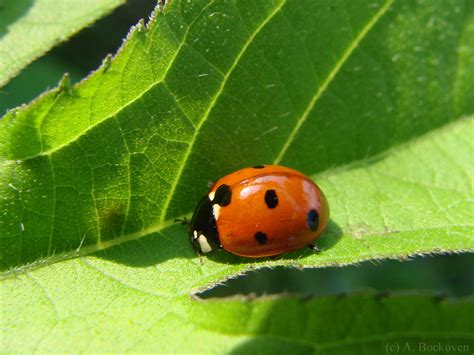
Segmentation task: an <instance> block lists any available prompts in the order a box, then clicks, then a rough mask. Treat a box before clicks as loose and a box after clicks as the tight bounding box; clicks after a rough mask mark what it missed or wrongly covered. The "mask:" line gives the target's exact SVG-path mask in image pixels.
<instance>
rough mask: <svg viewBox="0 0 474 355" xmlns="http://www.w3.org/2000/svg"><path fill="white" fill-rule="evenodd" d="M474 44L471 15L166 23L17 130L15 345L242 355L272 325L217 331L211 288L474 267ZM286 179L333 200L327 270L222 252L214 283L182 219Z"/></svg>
mask: <svg viewBox="0 0 474 355" xmlns="http://www.w3.org/2000/svg"><path fill="white" fill-rule="evenodd" d="M473 34H474V6H473V3H472V2H469V1H465V2H462V1H438V2H435V1H425V2H422V1H420V2H408V1H378V2H377V1H371V2H370V3H366V2H364V1H347V2H338V3H335V2H332V1H330V2H329V1H328V2H323V1H314V0H306V1H301V0H299V1H290V0H288V1H283V0H281V1H254V2H248V1H241V2H240V1H224V0H222V1H212V2H205V1H192V2H190V3H189V2H186V1H179V0H176V1H174V2H172V3H171V4H170V5H169V6H168V7H167V9H166V11H165V13H164V14H162V13H160V12H156V13H155V14H154V16H153V19H152V20H151V23H150V24H149V25H148V26H147V27H144V26H142V25H138V26H137V27H136V28H135V29H134V30H133V31H132V32H131V34H130V36H129V38H128V39H127V40H126V42H125V43H124V46H123V48H122V49H121V50H120V52H119V53H118V54H117V56H116V57H115V58H114V59H113V60H112V61H109V60H107V61H106V63H105V64H104V65H103V66H102V67H101V68H100V69H99V70H98V71H97V72H95V73H93V74H92V75H91V76H90V77H88V78H87V79H86V80H84V81H83V82H81V83H80V84H78V85H77V86H74V87H70V86H69V85H68V84H67V80H65V81H63V82H62V83H61V85H60V86H59V87H58V88H57V89H56V90H54V91H52V92H50V93H48V94H46V95H44V96H42V97H40V98H39V99H37V101H36V102H34V103H33V104H31V105H30V106H28V107H25V108H21V109H18V110H16V111H13V112H10V113H9V114H7V115H6V116H5V117H4V118H3V119H2V121H0V205H1V206H0V211H5V212H3V215H0V238H1V239H0V243H1V244H0V250H2V259H1V265H2V268H3V270H6V271H5V273H4V275H3V276H4V278H5V280H4V281H3V282H2V283H3V287H4V288H3V290H4V292H3V295H2V297H4V299H5V304H7V305H8V306H7V307H5V309H6V311H5V325H4V326H5V327H6V328H7V329H8V334H7V337H6V339H7V343H8V344H12V345H8V347H9V348H11V349H15V350H17V349H18V346H20V345H18V344H22V350H24V351H28V350H30V351H31V350H37V351H40V350H43V351H48V350H50V351H51V350H53V349H54V350H55V351H61V350H62V349H64V350H68V349H69V348H65V347H66V346H69V345H70V344H71V342H72V340H74V344H77V350H78V351H87V350H90V351H114V350H115V351H117V350H120V351H123V350H126V349H129V350H136V351H153V350H162V351H166V350H168V351H176V350H179V349H181V350H182V351H202V352H205V351H213V350H214V351H222V350H221V349H224V345H225V346H227V347H226V349H229V350H230V349H235V348H234V347H235V346H237V344H242V342H243V341H245V340H247V338H251V339H254V338H256V337H255V335H256V334H259V333H258V329H259V328H258V327H260V326H261V327H264V326H265V324H266V323H265V321H264V320H265V317H266V316H265V314H263V315H262V317H260V318H259V316H258V312H257V315H255V316H254V317H255V318H252V321H251V324H252V325H253V324H255V326H254V327H252V326H250V325H249V326H248V328H247V327H246V328H245V329H246V330H247V329H248V330H247V333H245V334H248V335H247V336H246V337H245V336H242V334H240V333H239V334H240V335H233V333H229V329H228V328H227V327H228V326H229V325H231V324H233V323H232V322H237V321H239V320H240V316H241V315H240V313H239V308H238V305H239V303H238V302H237V303H236V304H237V306H231V307H230V308H229V309H231V311H228V313H225V314H224V315H223V316H222V317H223V318H222V319H220V320H216V319H215V318H213V316H211V315H210V313H212V312H217V313H216V314H218V313H219V312H218V311H214V310H215V309H216V307H217V308H220V309H225V307H226V306H225V305H222V304H217V305H213V307H212V308H210V307H208V308H206V307H207V305H201V304H200V303H198V302H194V301H192V300H191V299H190V298H189V293H190V292H191V290H197V289H203V288H206V287H209V285H212V284H215V283H216V282H219V281H222V280H224V279H226V278H229V277H232V276H235V275H236V274H238V273H242V272H245V271H246V270H248V269H250V268H255V267H263V266H275V265H293V266H298V267H318V266H327V265H344V264H347V263H355V262H359V261H362V260H369V259H378V258H387V257H391V258H402V259H403V258H406V257H408V256H410V255H415V254H425V253H435V252H461V251H472V250H474V241H473V239H472V224H471V222H470V221H472V217H473V215H472V214H473V213H472V178H473V175H474V174H473V167H474V164H473V163H474V161H473V159H474V158H473V156H474V154H473V153H474V147H473V144H474V143H473V141H472V132H473V129H474V127H473V124H474V121H473V117H472V113H473V112H474V100H473V98H474V88H473V84H472V77H473V74H474V66H473V65H472V58H473V57H474V43H473V42H474V36H473ZM272 162H273V163H280V164H284V165H288V166H292V167H295V168H298V169H300V170H302V171H304V172H305V173H307V174H309V175H310V176H311V177H312V178H313V179H315V181H317V182H318V184H319V185H320V186H321V187H322V188H323V190H324V191H325V193H326V195H327V197H328V200H329V204H330V206H331V211H332V212H331V213H332V214H331V223H330V225H329V228H328V231H327V233H325V235H324V236H323V237H322V239H321V240H320V242H319V246H320V247H321V248H322V249H323V252H322V253H321V254H313V253H311V252H310V251H308V250H302V251H298V252H294V253H291V254H288V255H286V256H284V257H282V258H280V259H276V260H274V259H264V260H247V259H243V258H238V257H235V256H232V255H230V254H228V253H226V252H224V251H219V252H216V253H215V254H213V255H210V256H209V257H206V258H204V262H203V264H202V265H201V264H200V263H199V260H198V258H197V257H196V255H195V254H194V252H193V251H192V249H191V246H190V245H189V242H188V237H187V235H186V231H185V228H184V227H182V226H177V225H174V223H173V220H174V219H175V218H176V217H180V216H183V215H188V216H189V214H190V213H191V212H192V209H193V208H194V205H195V203H196V202H197V200H198V199H199V197H200V196H201V195H202V194H203V193H205V191H206V189H207V183H208V181H212V180H215V179H216V178H218V177H219V176H221V175H224V174H225V173H228V172H230V171H232V170H235V169H236V168H240V167H244V166H248V165H256V164H261V163H272ZM7 301H8V302H7ZM285 302H286V301H285ZM274 303H275V302H273V301H269V303H268V304H269V305H268V306H266V307H270V308H271V307H273V305H274ZM252 307H253V306H250V308H251V309H252ZM298 307H301V305H300V306H298ZM463 307H464V306H463ZM211 309H212V311H211ZM329 309H330V307H329V306H328V308H321V310H320V311H321V312H324V311H325V310H329ZM194 310H196V311H195V312H194ZM222 312H224V311H222ZM226 312H227V311H226ZM435 313H436V312H435ZM212 314H214V313H212ZM268 314H272V316H273V313H271V312H270V313H268ZM206 317H208V318H209V319H210V320H209V322H210V323H209V324H210V325H205V324H203V323H202V322H205V321H206V319H207V318H206ZM285 317H286V318H285ZM288 317H291V314H288V315H286V316H285V315H282V319H284V320H285V319H286V321H289V319H292V318H288ZM211 318H212V319H211ZM233 319H234V321H233ZM267 319H269V318H267ZM200 322H201V323H200ZM461 323H462V325H461V326H460V329H461V330H460V331H459V332H460V333H459V334H461V335H460V336H459V339H461V340H463V339H464V340H465V339H466V338H465V336H464V335H462V334H464V333H463V332H467V333H468V329H467V328H466V326H465V324H464V323H463V322H462V321H461ZM33 324H34V330H33ZM111 324H112V328H109V327H110V326H111ZM249 324H250V323H249ZM440 326H441V325H440ZM420 327H421V328H423V329H425V330H427V331H429V328H428V325H427V323H422V324H421V325H420ZM89 329H92V330H91V332H92V333H90V332H89ZM106 329H107V331H106ZM236 329H242V327H240V328H236ZM261 329H263V328H261ZM278 329H279V328H278ZM278 329H277V330H278ZM330 329H331V331H333V330H334V329H333V328H330ZM400 329H403V328H400ZM26 334H27V335H28V337H29V339H31V341H30V342H29V343H27V344H25V343H22V342H21V341H20V339H24V338H25V336H26ZM59 334H60V335H61V336H59ZM65 334H66V336H65ZM176 334H179V340H178V339H177V337H176ZM229 334H230V335H229ZM384 334H385V333H384ZM387 334H391V333H390V331H389V330H387ZM436 334H438V333H436ZM456 334H457V333H456ZM173 337H175V338H176V340H173ZM404 337H405V336H404V335H403V336H401V339H405V338H404ZM257 338H258V337H257ZM297 338H298V339H300V338H301V339H305V338H304V336H301V337H297ZM329 338H330V337H329V336H328V339H329ZM182 339H186V343H182ZM381 339H383V341H385V340H384V339H385V338H384V337H382V338H381ZM397 339H398V338H397ZM178 342H179V343H182V344H183V345H181V347H180V348H178ZM257 342H258V340H257ZM293 342H295V341H293ZM290 343H291V344H293V343H292V341H290ZM320 343H322V342H321V341H319V340H318V341H317V342H316V344H320ZM157 344H158V345H157ZM298 344H299V345H301V346H302V348H301V349H306V348H307V347H308V346H309V347H314V346H313V345H312V344H313V343H312V342H308V341H307V340H301V341H298ZM220 345H222V346H223V347H218V346H220ZM255 346H258V344H257V345H255ZM155 347H156V348H155ZM213 347H215V348H213ZM216 349H219V350H216ZM237 350H238V349H237ZM370 351H372V352H373V353H380V352H381V351H385V350H384V349H383V348H382V349H380V348H377V351H375V350H372V348H370Z"/></svg>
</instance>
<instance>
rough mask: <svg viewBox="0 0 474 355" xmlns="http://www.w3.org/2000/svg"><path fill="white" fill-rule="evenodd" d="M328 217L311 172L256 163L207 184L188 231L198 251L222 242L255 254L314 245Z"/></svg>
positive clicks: (233, 250)
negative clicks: (303, 172) (210, 185)
mask: <svg viewBox="0 0 474 355" xmlns="http://www.w3.org/2000/svg"><path fill="white" fill-rule="evenodd" d="M328 220H329V206H328V203H327V200H326V197H325V196H324V194H323V192H322V191H321V190H320V189H319V187H318V186H317V185H316V184H315V183H314V182H313V181H312V180H311V179H310V178H308V177H307V176H305V175H304V174H302V173H300V172H299V171H296V170H294V169H290V168H286V167H283V166H278V165H259V166H254V167H251V168H244V169H241V170H238V171H236V172H233V173H231V174H229V175H226V176H224V177H222V178H220V179H219V180H218V181H217V182H216V183H215V184H214V185H212V187H211V188H210V189H209V192H208V194H207V195H206V196H204V197H203V198H202V199H201V201H200V202H199V203H198V205H197V207H196V209H195V211H194V214H193V217H192V219H191V222H190V224H189V235H190V239H191V243H192V245H193V247H194V248H195V249H196V250H197V251H198V252H199V253H203V254H205V253H209V252H211V251H212V250H215V249H217V248H220V247H222V248H224V249H225V250H226V251H228V252H230V253H232V254H236V255H240V256H245V257H249V258H260V257H266V256H273V255H279V254H283V253H286V252H289V251H292V250H296V249H300V248H302V247H305V246H310V247H314V245H313V243H314V241H315V240H316V239H318V238H319V237H320V236H321V233H322V232H323V231H324V229H325V228H326V225H327V223H328Z"/></svg>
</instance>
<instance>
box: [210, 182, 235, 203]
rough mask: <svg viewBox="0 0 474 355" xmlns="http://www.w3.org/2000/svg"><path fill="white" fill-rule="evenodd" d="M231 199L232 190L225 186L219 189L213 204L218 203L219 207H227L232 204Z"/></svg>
mask: <svg viewBox="0 0 474 355" xmlns="http://www.w3.org/2000/svg"><path fill="white" fill-rule="evenodd" d="M231 198H232V191H231V190H230V186H228V185H225V184H224V185H221V186H219V187H218V188H217V190H216V194H215V195H214V200H212V203H214V204H216V203H217V204H218V205H219V206H227V205H228V204H229V203H230V200H231Z"/></svg>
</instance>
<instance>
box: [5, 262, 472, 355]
mask: <svg viewBox="0 0 474 355" xmlns="http://www.w3.org/2000/svg"><path fill="white" fill-rule="evenodd" d="M105 263H106V262H105ZM105 263H104V262H103V261H100V260H99V259H96V260H92V261H91V260H90V259H88V260H83V261H81V260H80V259H76V260H73V261H70V262H68V264H69V265H66V266H65V265H62V266H59V264H55V265H52V266H51V268H50V269H49V272H46V270H45V269H40V270H36V271H35V272H33V273H27V274H23V275H19V276H18V277H16V278H15V279H10V280H8V281H7V282H5V283H4V285H3V287H4V288H3V290H4V291H5V292H6V293H7V294H8V295H10V296H14V298H13V297H12V298H9V300H10V301H7V302H5V303H4V305H5V309H6V310H7V312H5V316H4V317H2V321H3V322H4V324H6V325H7V327H5V328H4V329H6V332H5V337H4V339H5V343H4V346H3V349H2V350H4V351H25V352H31V351H34V352H50V351H69V350H70V349H71V348H70V346H71V344H72V343H73V344H74V349H75V351H79V352H95V351H108V352H117V351H118V352H123V351H134V352H158V353H190V352H192V353H227V352H233V353H242V354H249V353H252V354H253V353H276V354H288V353H292V354H307V353H313V351H317V352H318V353H324V354H326V353H335V354H341V353H364V354H381V353H383V352H385V351H386V349H387V347H388V346H391V347H394V348H393V349H396V347H397V346H398V347H406V346H409V347H410V348H413V349H419V347H420V346H435V345H437V346H440V344H441V345H443V346H463V347H464V348H466V347H468V348H471V349H472V346H473V345H474V339H473V337H472V332H473V330H474V329H473V325H472V321H471V315H472V312H473V311H474V300H473V299H472V298H466V299H464V300H460V301H458V302H455V301H452V300H443V299H437V298H432V297H427V296H423V295H400V296H392V297H384V296H380V295H373V294H361V295H352V296H338V297H320V298H312V299H308V300H301V299H294V298H263V299H260V300H253V301H252V300H246V299H244V298H236V299H227V300H221V301H217V300H212V301H207V302H202V301H195V300H192V299H190V298H189V296H187V295H185V296H181V297H175V296H172V295H170V294H168V293H167V292H163V290H162V289H161V288H160V285H159V284H157V283H156V282H155V281H156V279H155V276H158V275H160V274H161V272H160V269H159V268H151V269H150V273H149V276H151V278H148V279H146V280H144V279H141V280H140V279H139V278H138V277H133V275H132V274H133V271H132V270H130V271H131V273H130V278H128V280H126V281H125V280H121V279H117V278H116V276H117V275H116V274H114V273H110V270H108V269H107V268H103V267H104V264H105ZM177 272H181V270H175V271H174V273H177ZM153 275H154V276H153ZM143 276H144V275H143V274H141V275H140V277H143ZM63 278H67V279H69V280H71V281H72V283H71V284H69V285H68V287H62V286H60V285H57V280H61V279H63ZM91 287H92V289H91ZM24 290H29V292H24ZM91 291H92V292H91ZM71 300H74V301H71ZM2 325H3V324H2ZM32 330H34V331H32ZM25 339H28V341H25ZM407 344H408V345H407ZM390 349H392V348H390ZM413 351H415V350H413ZM390 352H394V351H390ZM415 352H417V351H415Z"/></svg>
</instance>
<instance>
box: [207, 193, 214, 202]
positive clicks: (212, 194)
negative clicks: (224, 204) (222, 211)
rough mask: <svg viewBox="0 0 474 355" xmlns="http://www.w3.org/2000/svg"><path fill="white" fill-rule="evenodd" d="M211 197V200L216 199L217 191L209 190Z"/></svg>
mask: <svg viewBox="0 0 474 355" xmlns="http://www.w3.org/2000/svg"><path fill="white" fill-rule="evenodd" d="M207 196H208V197H209V200H210V201H211V202H212V201H214V197H215V196H216V192H215V191H211V192H209V195H207Z"/></svg>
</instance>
